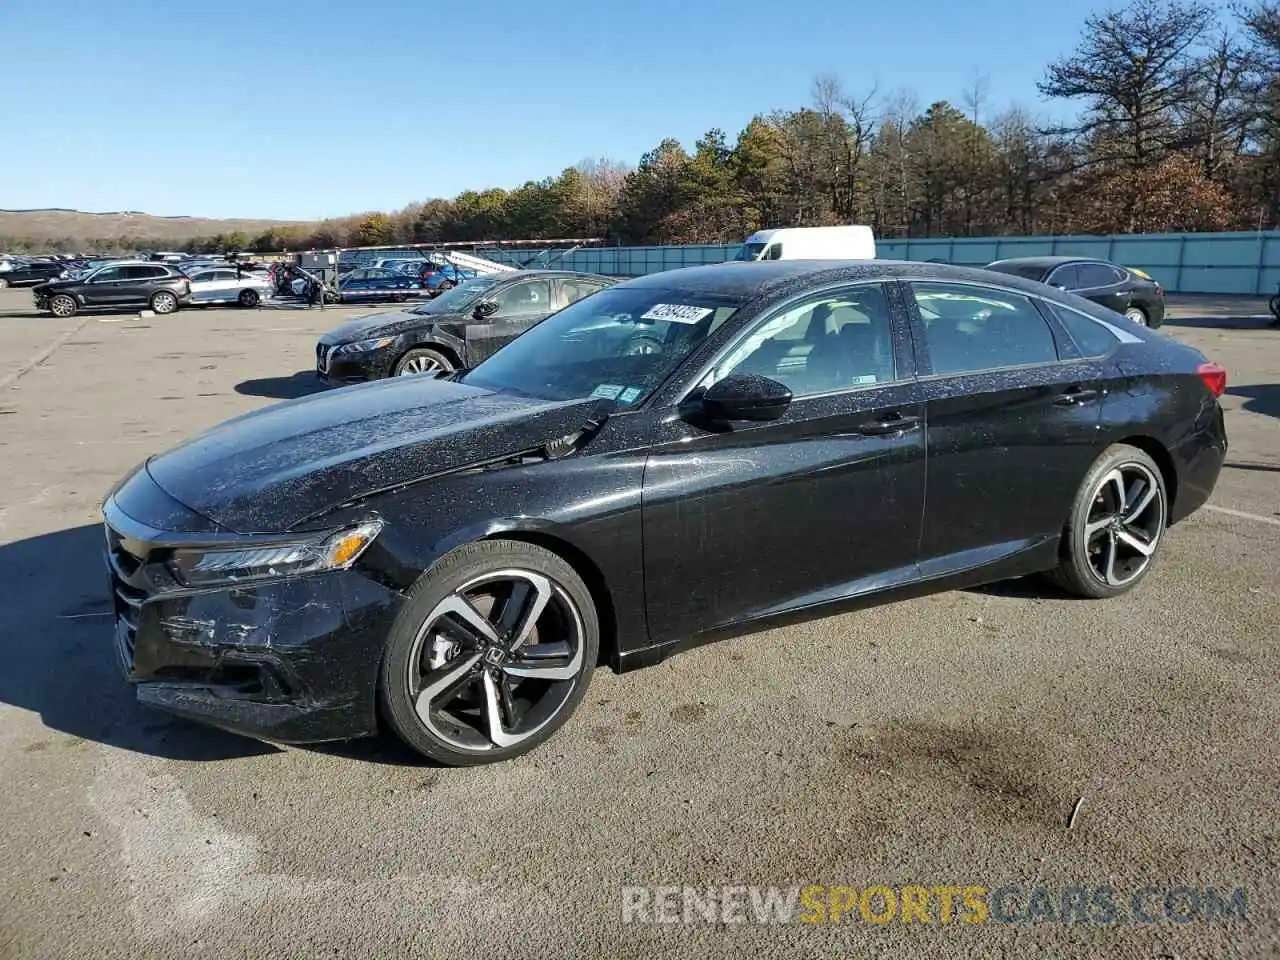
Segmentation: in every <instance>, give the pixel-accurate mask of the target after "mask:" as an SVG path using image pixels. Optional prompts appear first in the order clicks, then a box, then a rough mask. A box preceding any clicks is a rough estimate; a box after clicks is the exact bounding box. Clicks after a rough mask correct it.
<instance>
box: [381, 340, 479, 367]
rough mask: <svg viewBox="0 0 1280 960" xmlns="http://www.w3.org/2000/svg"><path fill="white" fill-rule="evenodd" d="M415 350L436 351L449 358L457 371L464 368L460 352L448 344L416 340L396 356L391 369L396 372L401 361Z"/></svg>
mask: <svg viewBox="0 0 1280 960" xmlns="http://www.w3.org/2000/svg"><path fill="white" fill-rule="evenodd" d="M413 350H434V351H435V352H436V353H442V354H444V355H445V356H446V357H448V358H449V362H450V363H452V364H453V367H454V369H455V370H457V369H459V368H460V367H462V366H464V364H463V362H462V358H461V357H460V356H458V351H457V350H455V349H454V348H453V347H451V346H449V345H448V344H447V343H443V342H441V341H439V340H416V341H414V342H413V343H410V344H407V345H406V346H405V348H404V349H403V350H401V351H400V352H399V353H397V354H396V357H395V359H394V360H392V361H391V369H392V370H394V369H395V368H396V367H398V366H399V365H400V361H401V360H403V359H404V358H405V355H406V354H408V353H409V352H410V351H413Z"/></svg>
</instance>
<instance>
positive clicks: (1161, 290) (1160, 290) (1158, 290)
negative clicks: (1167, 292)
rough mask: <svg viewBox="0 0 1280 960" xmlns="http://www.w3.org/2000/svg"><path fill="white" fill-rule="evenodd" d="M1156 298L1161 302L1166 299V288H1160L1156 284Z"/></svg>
mask: <svg viewBox="0 0 1280 960" xmlns="http://www.w3.org/2000/svg"><path fill="white" fill-rule="evenodd" d="M1156 296H1157V297H1159V298H1160V299H1161V300H1163V299H1164V287H1162V286H1160V284H1158V283H1157V284H1156Z"/></svg>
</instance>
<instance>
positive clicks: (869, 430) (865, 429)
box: [858, 415, 920, 437]
mask: <svg viewBox="0 0 1280 960" xmlns="http://www.w3.org/2000/svg"><path fill="white" fill-rule="evenodd" d="M919 429H920V418H919V417H902V416H897V415H894V416H890V417H885V418H884V419H883V420H872V421H870V422H869V423H863V424H859V425H858V432H859V433H864V434H866V435H867V436H870V437H882V436H886V435H888V434H894V433H910V432H911V431H912V430H919Z"/></svg>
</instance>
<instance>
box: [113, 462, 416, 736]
mask: <svg viewBox="0 0 1280 960" xmlns="http://www.w3.org/2000/svg"><path fill="white" fill-rule="evenodd" d="M143 476H145V473H143ZM129 493H130V497H129V499H130V501H131V502H130V504H129V505H130V506H131V507H132V508H134V509H135V512H138V511H137V506H138V501H139V496H138V491H137V489H136V487H135V488H134V489H132V490H130V491H129ZM143 499H145V500H146V501H149V502H148V503H146V505H145V506H146V509H145V510H144V511H141V512H145V513H148V514H150V517H149V519H151V518H154V517H157V516H159V515H161V514H164V515H165V516H166V517H167V519H169V520H170V521H174V520H175V519H177V520H178V522H170V523H169V524H167V526H168V527H169V529H159V528H157V527H153V526H150V525H149V524H148V523H146V522H143V521H141V520H137V519H135V518H134V516H132V515H131V514H129V513H126V512H125V510H124V509H123V507H122V505H121V503H120V502H119V501H118V500H117V498H116V497H112V498H110V499H108V501H107V503H106V505H105V506H104V508H103V514H104V519H105V520H106V538H107V544H106V546H107V565H108V569H109V572H110V579H111V589H112V597H113V603H114V609H115V615H116V618H115V647H116V651H117V654H118V656H119V658H120V662H121V668H122V670H123V672H124V674H125V676H126V678H127V679H128V680H129V681H130V682H132V683H134V684H136V685H137V695H138V700H139V701H140V702H141V703H144V704H147V705H149V706H153V707H157V708H159V709H162V710H165V711H168V712H170V713H174V714H177V715H179V716H182V717H186V718H188V719H192V720H197V721H200V722H203V723H208V724H211V725H214V726H217V727H221V728H223V729H227V730H231V731H234V732H236V733H242V734H246V735H248V736H252V737H257V738H260V739H264V740H273V741H279V742H285V743H304V742H315V741H324V740H342V739H348V738H352V737H358V736H364V735H366V734H371V733H374V732H376V730H377V711H376V706H375V702H376V689H377V680H378V669H379V664H380V662H381V658H382V648H383V643H384V641H385V639H386V636H387V633H388V631H389V630H390V626H391V623H392V621H393V620H394V619H395V616H396V613H397V612H398V611H399V608H400V604H401V602H402V601H403V596H402V595H401V594H400V593H399V592H398V591H396V590H394V589H392V588H391V587H388V586H386V585H384V584H383V583H380V582H378V581H377V580H375V579H372V578H371V577H369V576H368V575H367V574H366V573H365V572H362V571H361V569H360V568H359V567H358V566H357V567H353V568H351V569H348V570H337V571H331V572H326V573H317V574H309V575H304V576H297V577H293V578H289V579H280V580H263V581H257V582H252V583H243V584H238V585H237V584H228V585H225V586H219V587H216V588H202V589H198V590H197V589H184V588H182V587H181V586H180V585H179V584H177V582H176V581H175V580H174V579H173V577H172V574H171V572H170V571H169V569H168V566H167V564H166V562H165V561H166V559H167V558H168V556H169V555H170V554H171V553H172V551H173V549H174V548H175V547H177V546H181V545H183V543H184V542H189V541H191V540H193V539H199V535H197V534H195V533H194V532H193V531H192V530H184V529H183V528H184V527H188V528H189V527H197V526H199V524H200V523H201V522H202V518H197V517H195V515H194V514H189V515H188V516H186V517H181V515H180V511H183V510H184V509H185V508H182V507H181V505H179V504H177V503H176V501H173V500H171V499H170V498H168V497H167V495H165V494H163V492H162V491H159V489H158V488H156V487H154V486H152V487H151V489H150V490H149V491H147V493H146V496H145V497H144V498H143ZM157 508H158V509H157ZM178 518H180V519H178ZM151 522H153V523H154V522H155V521H154V519H151ZM174 528H177V529H174Z"/></svg>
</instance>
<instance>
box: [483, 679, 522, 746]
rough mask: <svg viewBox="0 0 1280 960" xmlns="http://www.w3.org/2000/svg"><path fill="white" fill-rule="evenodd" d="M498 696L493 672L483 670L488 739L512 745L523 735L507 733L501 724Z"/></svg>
mask: <svg viewBox="0 0 1280 960" xmlns="http://www.w3.org/2000/svg"><path fill="white" fill-rule="evenodd" d="M500 698H501V694H499V692H498V682H497V681H496V680H495V679H494V678H493V673H492V672H491V671H489V670H486V671H485V672H484V704H485V714H486V716H487V717H488V719H489V739H490V740H492V741H493V743H494V746H498V747H512V746H515V745H516V744H517V743H519V742H520V741H521V740H523V739H524V736H522V735H520V734H511V733H508V732H507V729H506V727H504V726H503V725H502V708H501V705H500V704H499V700H500ZM525 736H527V734H526V735H525Z"/></svg>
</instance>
